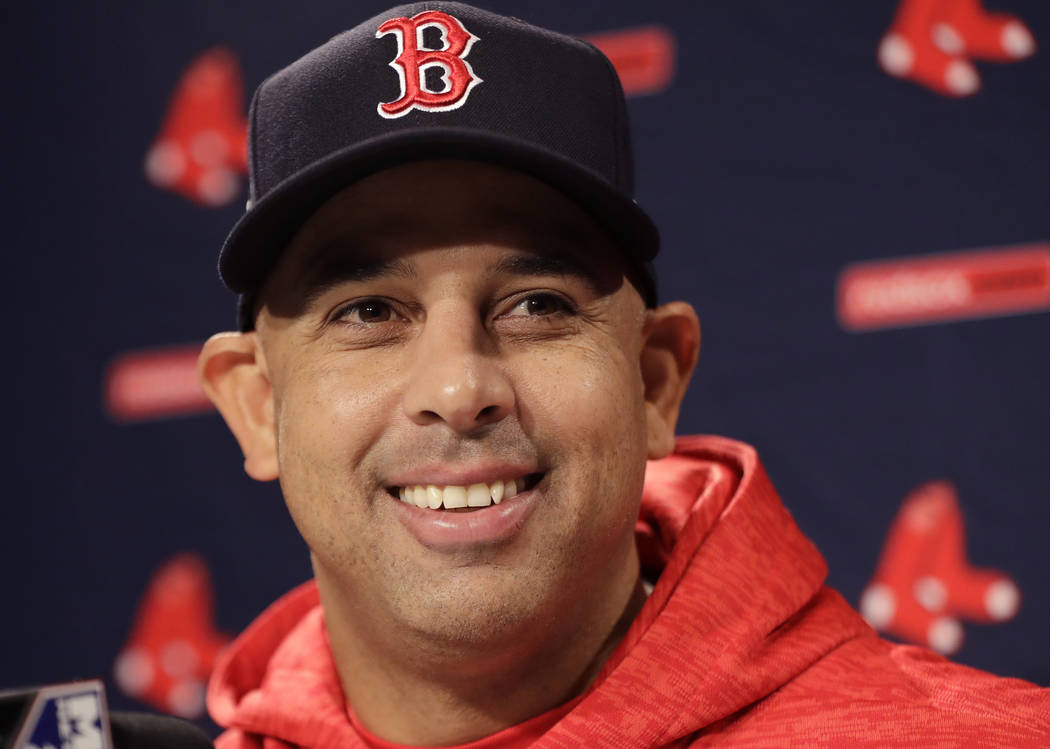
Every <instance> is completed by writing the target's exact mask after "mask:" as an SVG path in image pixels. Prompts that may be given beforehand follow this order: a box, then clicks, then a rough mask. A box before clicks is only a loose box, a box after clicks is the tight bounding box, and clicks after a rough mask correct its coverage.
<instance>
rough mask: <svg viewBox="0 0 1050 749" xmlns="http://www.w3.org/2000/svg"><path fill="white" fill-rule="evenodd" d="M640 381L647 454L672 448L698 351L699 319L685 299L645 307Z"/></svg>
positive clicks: (659, 453) (664, 452)
mask: <svg viewBox="0 0 1050 749" xmlns="http://www.w3.org/2000/svg"><path fill="white" fill-rule="evenodd" d="M642 336H643V340H642V352H641V363H642V381H643V382H644V383H645V414H646V421H647V424H648V430H649V434H648V436H649V458H650V460H656V459H657V458H662V457H664V456H665V455H669V454H670V453H671V452H673V451H674V434H675V432H674V430H675V424H677V422H678V409H679V408H680V407H681V405H682V398H684V397H685V391H686V389H687V388H688V387H689V379H690V378H691V377H692V376H693V369H694V368H695V367H696V359H697V357H698V356H699V355H700V320H699V319H697V316H696V310H694V309H693V307H692V305H690V304H687V303H686V302H671V303H669V304H665V305H663V306H662V307H657V308H656V309H652V310H646V319H645V325H644V327H643V329H642Z"/></svg>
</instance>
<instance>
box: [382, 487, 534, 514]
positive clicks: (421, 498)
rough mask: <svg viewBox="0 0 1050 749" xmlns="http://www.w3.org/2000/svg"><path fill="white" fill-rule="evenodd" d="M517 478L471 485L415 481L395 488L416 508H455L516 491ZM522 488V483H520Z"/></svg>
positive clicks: (480, 504)
mask: <svg viewBox="0 0 1050 749" xmlns="http://www.w3.org/2000/svg"><path fill="white" fill-rule="evenodd" d="M518 483H519V482H518V481H515V480H514V479H511V480H510V481H502V480H496V481H493V482H491V483H488V484H482V483H477V484H471V485H470V486H444V487H442V486H435V485H434V484H429V485H417V486H402V487H399V488H398V497H400V499H401V501H402V502H404V503H405V504H409V505H415V506H416V507H419V508H424V507H428V508H430V509H431V510H438V509H440V508H442V507H444V508H445V509H446V510H455V509H459V508H461V507H488V506H489V505H490V504H497V505H498V504H499V503H500V502H502V501H503V500H504V499H507V498H509V497H513V496H514V495H515V494H517V493H518ZM522 488H524V484H523V485H522Z"/></svg>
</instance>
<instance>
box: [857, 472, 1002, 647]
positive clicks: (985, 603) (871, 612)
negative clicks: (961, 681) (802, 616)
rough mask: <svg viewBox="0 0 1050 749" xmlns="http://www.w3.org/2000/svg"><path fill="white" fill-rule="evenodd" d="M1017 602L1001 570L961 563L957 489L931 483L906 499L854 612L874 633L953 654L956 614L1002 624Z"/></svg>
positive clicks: (959, 636)
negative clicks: (873, 574)
mask: <svg viewBox="0 0 1050 749" xmlns="http://www.w3.org/2000/svg"><path fill="white" fill-rule="evenodd" d="M1020 602H1021V595H1020V592H1019V591H1018V589H1017V586H1016V585H1015V584H1014V582H1013V580H1011V579H1010V578H1009V577H1008V576H1007V575H1006V574H1004V573H1002V572H999V571H997V570H991V569H980V568H977V567H973V566H971V565H970V563H969V561H967V559H966V538H965V530H964V528H963V520H962V513H961V512H960V510H959V502H958V500H957V498H956V493H955V487H953V486H952V484H951V483H950V482H948V481H933V482H930V483H928V484H923V485H922V486H920V487H918V488H917V489H915V490H914V491H913V492H912V493H911V494H909V495H908V497H907V498H906V499H905V500H904V504H903V505H902V506H901V509H900V512H898V513H897V517H896V519H895V520H894V521H893V525H892V526H891V527H890V532H889V536H887V538H886V544H885V546H883V548H882V555H881V556H880V558H879V564H878V569H877V570H876V572H875V577H874V579H873V580H872V581H871V582H870V583H869V584H868V587H867V588H866V589H865V591H864V594H863V596H861V600H860V611H861V613H862V614H863V615H864V618H865V619H867V620H868V623H869V624H871V625H872V626H873V627H875V628H876V629H878V630H882V631H884V632H887V633H889V634H891V635H894V636H896V637H899V638H901V639H903V640H909V641H911V642H916V643H920V644H922V645H926V646H927V647H930V648H932V649H934V650H936V651H938V652H941V653H954V652H955V651H956V650H958V649H959V646H960V645H962V640H963V631H962V625H961V624H960V622H959V620H960V619H970V620H971V621H978V622H1001V621H1005V620H1006V619H1010V618H1011V617H1013V616H1014V614H1016V613H1017V609H1018V607H1019V606H1020Z"/></svg>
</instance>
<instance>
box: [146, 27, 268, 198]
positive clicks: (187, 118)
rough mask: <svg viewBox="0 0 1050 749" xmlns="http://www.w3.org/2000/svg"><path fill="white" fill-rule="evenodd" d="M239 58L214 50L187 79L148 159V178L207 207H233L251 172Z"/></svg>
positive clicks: (195, 64) (190, 69) (195, 65)
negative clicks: (242, 180)
mask: <svg viewBox="0 0 1050 749" xmlns="http://www.w3.org/2000/svg"><path fill="white" fill-rule="evenodd" d="M243 106H244V85H243V83H242V82H241V71H240V67H239V66H238V65H237V58H235V57H234V56H233V53H232V52H230V51H229V50H226V49H222V48H219V47H217V48H215V49H212V50H209V51H207V52H205V53H204V54H203V55H201V56H200V57H198V58H197V59H196V60H194V61H193V62H192V63H191V64H190V66H189V67H188V68H187V69H186V72H184V73H183V74H182V78H181V79H180V80H179V84H178V86H177V87H176V88H175V93H174V94H173V95H172V98H171V103H170V104H169V105H168V113H167V115H166V116H165V118H164V124H163V125H162V126H161V130H160V134H159V135H158V136H157V139H156V140H155V141H154V142H153V145H152V146H151V147H150V149H149V152H148V153H147V154H146V177H147V178H148V179H149V181H150V182H152V183H153V184H154V185H156V186H157V187H160V188H163V189H166V190H173V191H174V192H177V193H180V194H181V195H183V196H185V197H187V198H189V199H190V200H192V201H194V202H196V203H200V204H202V205H206V206H220V205H227V204H228V203H230V202H231V201H232V200H233V199H234V198H235V197H236V196H237V193H238V192H239V190H240V177H239V175H240V174H244V173H247V171H248V156H247V154H248V151H247V147H248V146H247V142H248V125H247V122H246V121H245V119H244V115H243V114H242V110H243Z"/></svg>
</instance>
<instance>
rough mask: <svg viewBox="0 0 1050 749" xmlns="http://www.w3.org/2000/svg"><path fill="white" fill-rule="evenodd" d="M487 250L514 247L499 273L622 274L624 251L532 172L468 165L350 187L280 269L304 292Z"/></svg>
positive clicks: (423, 168) (410, 171)
mask: <svg viewBox="0 0 1050 749" xmlns="http://www.w3.org/2000/svg"><path fill="white" fill-rule="evenodd" d="M480 246H495V247H500V248H503V249H506V250H508V252H509V254H508V255H507V257H506V258H503V259H501V260H499V261H498V262H495V265H494V266H493V267H491V268H489V269H488V270H489V271H491V272H494V273H505V274H509V273H516V274H520V275H544V274H550V275H577V276H581V277H590V278H592V279H593V280H594V281H595V282H596V283H602V284H603V285H604V284H607V283H608V279H609V278H610V277H612V278H616V279H619V278H620V277H621V276H622V273H623V261H622V258H621V256H620V251H619V250H618V249H617V248H616V247H615V245H614V244H613V243H612V240H611V238H610V237H609V236H608V235H607V234H606V232H605V231H604V230H603V229H601V228H600V227H599V226H598V225H597V224H596V223H595V222H594V221H593V220H592V219H591V218H590V217H589V216H588V215H587V214H586V213H585V212H584V211H583V210H582V209H580V208H579V207H578V206H577V205H576V204H575V203H573V202H572V201H570V200H569V199H568V198H565V197H564V196H562V195H561V194H560V193H558V192H556V191H554V190H553V189H552V188H549V187H547V186H546V185H544V184H543V183H541V182H539V181H538V180H535V179H532V178H531V177H528V176H526V175H520V174H518V173H516V172H511V171H509V170H505V169H501V168H498V167H490V166H487V165H481V164H473V163H470V162H462V163H461V162H448V163H435V162H423V163H421V164H414V165H405V166H402V167H399V168H397V169H394V170H389V171H388V172H383V173H380V174H377V175H373V176H372V177H370V178H367V179H365V180H362V181H361V182H358V183H355V184H353V185H350V186H349V187H347V188H345V189H344V190H342V191H341V192H340V193H338V194H337V195H336V196H334V197H333V198H332V199H330V200H329V201H328V202H327V203H325V204H324V205H323V206H322V207H321V208H320V209H319V210H318V211H317V212H316V213H315V214H314V215H313V216H312V217H311V218H310V219H309V220H308V221H307V222H306V223H305V224H304V226H303V227H302V229H301V230H300V232H299V233H298V234H297V235H296V237H295V238H294V239H293V241H292V243H291V246H290V247H289V249H288V251H287V252H286V257H285V258H284V259H283V260H282V263H281V265H282V266H284V267H283V268H280V271H281V275H283V276H285V278H286V279H287V280H290V281H292V282H293V283H294V284H295V285H296V286H298V287H300V288H303V287H305V288H316V287H317V286H318V285H319V284H329V283H330V282H333V281H339V280H358V281H364V280H369V279H371V278H376V277H378V276H379V275H383V276H398V275H400V276H402V277H409V276H411V275H412V274H413V273H414V270H413V269H412V268H411V266H410V264H408V263H406V262H405V261H404V260H403V258H404V257H405V256H406V255H410V254H412V253H416V252H421V251H425V250H429V249H438V248H444V249H449V248H456V247H480Z"/></svg>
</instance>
